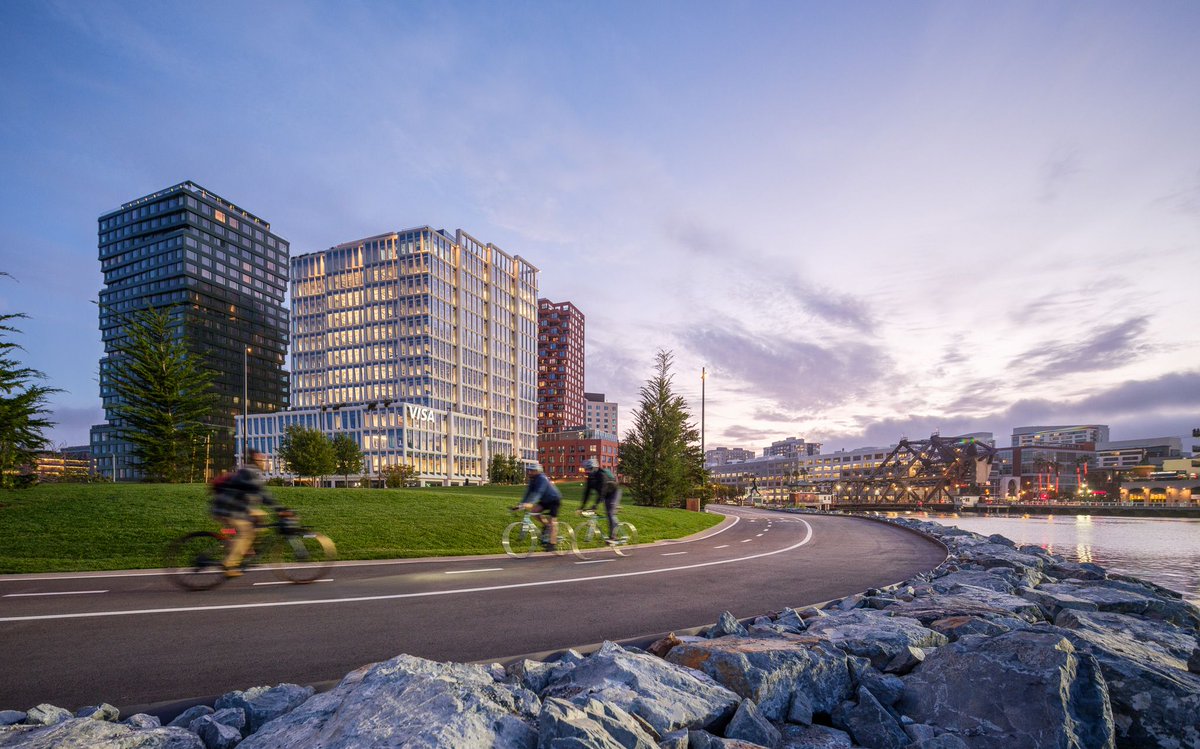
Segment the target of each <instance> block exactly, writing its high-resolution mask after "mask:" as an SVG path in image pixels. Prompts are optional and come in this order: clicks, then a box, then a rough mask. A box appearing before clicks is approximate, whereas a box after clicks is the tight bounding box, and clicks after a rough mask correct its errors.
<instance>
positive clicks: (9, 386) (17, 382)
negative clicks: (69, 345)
mask: <svg viewBox="0 0 1200 749" xmlns="http://www.w3.org/2000/svg"><path fill="white" fill-rule="evenodd" d="M0 275H8V274H7V273H0ZM24 317H26V315H24V314H20V313H11V314H6V315H0V487H3V488H6V489H7V488H12V487H13V486H16V485H17V481H18V476H17V470H18V469H19V468H20V467H21V466H24V465H28V464H30V463H32V462H33V458H34V454H35V453H36V452H37V451H38V450H40V449H42V448H44V447H45V445H46V438H45V437H43V436H42V430H44V429H49V428H50V427H52V426H54V422H52V421H50V420H48V419H46V418H45V417H44V416H43V414H45V413H47V410H46V405H47V403H46V397H47V396H48V395H50V394H51V393H57V392H59V390H58V388H51V387H46V386H44V385H38V384H36V383H35V382H34V381H35V380H42V379H45V375H44V374H42V373H41V372H39V371H37V370H36V369H30V368H29V367H25V366H22V365H21V363H20V362H18V361H17V360H16V359H15V358H14V357H13V356H12V353H13V352H15V351H17V350H19V349H20V348H21V347H20V346H19V345H17V344H16V343H13V342H11V341H6V340H3V337H4V334H6V333H19V332H20V331H19V330H17V329H16V328H14V327H11V326H10V325H8V324H7V323H8V322H9V321H11V320H17V319H20V318H24Z"/></svg>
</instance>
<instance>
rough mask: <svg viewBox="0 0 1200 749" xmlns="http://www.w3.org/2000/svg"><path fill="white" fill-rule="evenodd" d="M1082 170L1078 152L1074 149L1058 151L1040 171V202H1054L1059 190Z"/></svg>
mask: <svg viewBox="0 0 1200 749" xmlns="http://www.w3.org/2000/svg"><path fill="white" fill-rule="evenodd" d="M1081 171H1082V168H1081V167H1080V159H1079V154H1078V152H1076V151H1074V150H1069V151H1064V152H1061V153H1057V154H1055V155H1053V156H1051V157H1050V158H1048V159H1046V161H1045V162H1043V163H1042V168H1041V173H1040V175H1039V176H1040V179H1039V181H1040V183H1041V191H1040V193H1039V195H1038V202H1039V203H1053V202H1054V201H1055V200H1057V199H1058V195H1059V191H1060V190H1061V189H1062V188H1063V187H1064V186H1065V185H1066V184H1067V183H1068V182H1070V181H1071V179H1072V178H1073V177H1074V176H1075V175H1076V174H1079V173H1080V172H1081Z"/></svg>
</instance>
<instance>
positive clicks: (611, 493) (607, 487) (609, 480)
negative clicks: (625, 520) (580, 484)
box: [600, 468, 621, 499]
mask: <svg viewBox="0 0 1200 749" xmlns="http://www.w3.org/2000/svg"><path fill="white" fill-rule="evenodd" d="M600 477H601V478H600V498H601V499H612V498H613V497H615V496H617V490H618V489H620V488H621V487H620V485H619V484H617V477H616V476H614V475H612V471H610V470H608V469H607V468H601V469H600Z"/></svg>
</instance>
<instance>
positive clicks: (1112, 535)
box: [913, 513, 1200, 603]
mask: <svg viewBox="0 0 1200 749" xmlns="http://www.w3.org/2000/svg"><path fill="white" fill-rule="evenodd" d="M913 516H915V517H923V518H926V519H929V520H934V521H937V522H939V523H942V524H943V525H954V526H957V527H959V528H962V529H963V530H968V531H974V532H975V533H982V534H983V535H985V536H990V535H991V534H993V533H999V534H1000V535H1002V536H1006V537H1008V538H1010V539H1012V540H1013V541H1016V542H1017V543H1019V544H1036V545H1038V546H1041V547H1043V548H1045V549H1046V551H1048V552H1050V553H1052V554H1061V555H1062V556H1063V557H1066V558H1067V559H1071V560H1073V561H1077V562H1092V563H1094V564H1098V565H1100V566H1101V567H1104V568H1105V569H1107V570H1110V571H1112V572H1120V573H1124V574H1126V575H1135V576H1137V577H1142V578H1145V579H1147V580H1150V581H1152V582H1155V583H1158V584H1159V585H1162V586H1164V587H1167V588H1170V589H1172V590H1177V591H1179V592H1180V593H1183V595H1184V597H1185V598H1187V599H1188V600H1190V601H1192V602H1194V603H1200V520H1193V519H1190V518H1188V519H1185V518H1171V519H1167V518H1130V517H1105V516H1100V515H1074V516H1071V515H1023V516H1019V517H1014V516H1007V517H1006V516H997V515H974V514H963V515H957V514H946V513H913Z"/></svg>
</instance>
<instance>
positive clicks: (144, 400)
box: [109, 307, 217, 482]
mask: <svg viewBox="0 0 1200 749" xmlns="http://www.w3.org/2000/svg"><path fill="white" fill-rule="evenodd" d="M123 332H124V338H123V339H121V340H120V341H119V342H117V344H116V345H115V346H114V352H115V354H116V356H115V357H114V358H113V359H112V362H113V365H114V366H113V369H112V371H111V372H110V373H109V374H110V377H109V382H110V383H111V385H112V388H113V392H114V393H115V395H116V396H117V404H116V405H115V406H114V407H113V414H114V415H115V416H116V417H117V420H118V423H119V424H120V427H119V428H120V433H121V436H122V437H123V438H124V439H126V440H128V441H129V442H130V443H131V444H132V445H133V455H134V458H135V459H136V460H137V464H138V468H139V470H141V472H142V476H143V478H144V479H145V480H147V481H167V482H179V481H187V480H189V478H190V477H191V476H193V475H195V474H197V473H198V472H199V473H201V474H202V473H203V466H202V463H203V460H204V449H203V444H204V439H205V436H206V434H207V433H210V432H211V430H212V428H211V427H210V426H208V423H209V422H211V421H212V414H213V407H214V406H215V404H216V401H217V395H216V392H215V391H214V389H213V381H214V380H215V379H216V374H215V373H214V372H212V371H211V370H209V369H207V368H205V367H204V366H203V365H202V363H201V360H200V357H199V356H197V355H196V354H194V353H193V352H191V351H190V350H189V349H188V341H187V338H186V335H185V332H184V328H183V325H182V321H181V320H180V319H179V318H178V316H173V315H172V313H171V310H170V309H169V308H168V309H158V308H155V307H148V308H146V309H143V310H138V311H137V312H135V313H133V314H132V315H131V316H130V317H129V318H128V319H127V322H126V324H125V328H124V331H123ZM197 468H199V471H197Z"/></svg>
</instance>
